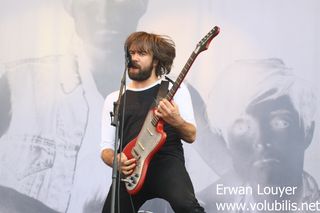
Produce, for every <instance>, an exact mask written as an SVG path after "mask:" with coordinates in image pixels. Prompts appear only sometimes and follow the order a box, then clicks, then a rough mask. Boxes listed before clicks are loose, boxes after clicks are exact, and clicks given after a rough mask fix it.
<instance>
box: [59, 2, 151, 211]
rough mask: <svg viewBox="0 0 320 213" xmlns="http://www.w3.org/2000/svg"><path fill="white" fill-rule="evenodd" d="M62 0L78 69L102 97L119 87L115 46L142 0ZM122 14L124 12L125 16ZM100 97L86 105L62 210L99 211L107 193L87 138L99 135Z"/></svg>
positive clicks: (106, 179) (119, 57)
mask: <svg viewBox="0 0 320 213" xmlns="http://www.w3.org/2000/svg"><path fill="white" fill-rule="evenodd" d="M63 1H64V6H65V9H66V11H67V12H68V14H70V16H71V17H72V18H73V21H74V25H75V30H76V34H75V36H74V38H73V47H74V54H76V55H77V57H78V60H79V67H80V70H83V69H85V70H90V72H89V73H87V74H90V75H89V76H88V75H87V79H92V82H93V84H94V85H95V87H97V89H98V91H99V93H100V95H101V96H102V97H103V98H104V97H105V96H106V95H107V94H109V93H111V92H112V91H114V90H116V89H117V88H118V86H119V85H118V82H119V81H120V78H119V76H117V75H114V72H119V71H123V70H124V65H125V64H124V60H123V58H124V53H123V48H122V47H121V46H122V44H123V42H124V40H125V39H126V37H127V35H128V34H129V33H130V32H132V31H135V30H136V27H137V24H138V21H139V19H140V17H141V16H142V15H143V14H144V13H145V11H146V8H147V4H148V0H124V1H118V0H105V1H101V0H93V1H86V0H63ZM127 14H130V18H128V17H127ZM92 96H93V95H92ZM91 102H92V101H91ZM101 102H102V103H101V104H100V99H99V100H98V102H97V101H95V103H97V104H95V105H94V108H90V109H91V114H94V115H95V117H94V118H92V119H91V121H92V122H91V123H89V124H88V126H89V127H91V128H89V129H87V138H88V140H87V141H88V143H85V142H84V144H83V148H82V149H81V150H80V153H79V161H78V164H77V169H76V172H75V181H74V184H73V190H72V196H71V200H70V205H69V208H68V212H84V213H86V212H90V213H92V212H101V209H102V207H103V203H104V199H105V197H106V193H107V188H106V187H105V186H106V185H109V184H110V183H111V173H110V172H111V170H109V169H107V170H106V169H103V168H105V167H104V164H103V162H102V161H101V158H100V156H99V150H97V149H96V148H95V145H96V144H93V143H92V141H99V139H97V137H100V128H97V127H96V124H99V123H100V119H101V115H100V113H101V108H102V106H103V99H102V101H101ZM97 121H98V122H97ZM89 122H90V120H89ZM92 127H93V128H92ZM90 129H91V130H92V131H90ZM98 143H99V142H98ZM81 159H82V160H81ZM97 161H98V162H97ZM100 164H101V165H100ZM88 170H90V171H92V170H95V173H96V174H98V173H99V175H95V176H94V177H91V179H90V181H88V180H87V172H88ZM101 173H102V174H101ZM106 173H107V175H106ZM83 203H85V205H84V206H83V205H82V204H83ZM79 204H81V205H79Z"/></svg>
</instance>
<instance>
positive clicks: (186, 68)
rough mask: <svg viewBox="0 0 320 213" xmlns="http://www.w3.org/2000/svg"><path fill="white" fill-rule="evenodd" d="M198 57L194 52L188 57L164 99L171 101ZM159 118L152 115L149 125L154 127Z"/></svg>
mask: <svg viewBox="0 0 320 213" xmlns="http://www.w3.org/2000/svg"><path fill="white" fill-rule="evenodd" d="M198 55H199V53H196V52H195V51H193V52H192V54H191V56H190V57H189V59H188V61H187V63H186V64H185V65H184V67H183V69H182V71H181V72H180V74H179V76H178V78H177V79H176V81H175V82H174V83H173V85H172V87H171V89H170V90H169V92H168V93H167V95H166V97H165V99H167V100H169V101H171V100H172V98H173V96H174V95H175V94H176V92H177V90H178V89H179V87H180V85H181V83H182V81H183V80H184V78H185V77H186V75H187V73H188V71H189V70H190V68H191V66H192V64H193V62H194V61H195V59H196V58H197V56H198ZM159 120H160V119H159V117H158V116H156V115H154V116H153V119H152V120H151V123H152V124H153V125H154V126H156V125H157V123H158V122H159Z"/></svg>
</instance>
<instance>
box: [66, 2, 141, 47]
mask: <svg viewBox="0 0 320 213" xmlns="http://www.w3.org/2000/svg"><path fill="white" fill-rule="evenodd" d="M146 7H147V0H73V1H72V7H71V13H72V15H73V17H74V19H75V24H76V30H77V33H78V34H79V36H80V37H81V38H82V39H83V40H84V41H86V42H89V43H91V44H92V45H93V46H95V47H97V48H106V47H107V48H108V49H110V50H112V49H113V47H115V48H119V45H120V44H122V43H123V42H124V40H125V38H126V37H127V35H128V34H130V33H131V32H133V31H136V28H137V24H138V21H139V19H140V17H141V16H142V15H143V14H144V12H145V10H146ZM120 46H121V45H120Z"/></svg>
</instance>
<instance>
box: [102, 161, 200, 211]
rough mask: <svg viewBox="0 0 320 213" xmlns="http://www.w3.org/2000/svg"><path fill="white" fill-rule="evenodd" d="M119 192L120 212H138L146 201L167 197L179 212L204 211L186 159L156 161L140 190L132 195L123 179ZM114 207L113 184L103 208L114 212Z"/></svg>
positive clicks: (117, 204) (150, 167)
mask: <svg viewBox="0 0 320 213" xmlns="http://www.w3.org/2000/svg"><path fill="white" fill-rule="evenodd" d="M119 193H120V194H119V195H118V194H117V195H116V204H115V212H116V213H136V212H138V210H139V208H140V207H141V206H142V205H143V203H144V202H146V201H147V200H150V199H153V198H162V199H165V200H167V201H168V202H169V203H170V205H171V207H172V209H173V210H174V211H175V212H176V213H198V212H199V213H200V212H204V209H203V208H202V207H201V206H200V205H199V203H198V201H197V199H196V198H195V194H194V189H193V186H192V183H191V180H190V177H189V174H188V172H187V171H186V168H185V165H184V162H183V161H181V160H180V159H178V158H176V157H173V156H166V157H165V158H157V159H153V160H152V162H151V163H150V165H149V168H148V171H147V177H146V180H145V182H144V185H143V187H142V189H141V190H140V191H139V193H137V194H136V195H133V196H130V195H129V194H128V193H127V190H126V188H125V184H124V183H123V182H120V190H119ZM118 198H119V200H118ZM118 202H120V203H118ZM110 208H111V187H110V190H109V193H108V196H107V199H106V201H105V204H104V207H103V213H110ZM118 208H120V210H119V209H118Z"/></svg>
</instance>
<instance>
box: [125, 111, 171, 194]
mask: <svg viewBox="0 0 320 213" xmlns="http://www.w3.org/2000/svg"><path fill="white" fill-rule="evenodd" d="M153 117H154V110H150V111H149V112H148V114H147V117H146V119H145V122H144V124H143V126H142V129H141V131H140V133H139V135H138V136H137V137H136V138H135V139H133V140H132V141H130V142H129V143H128V144H127V145H126V146H125V148H124V149H123V153H124V154H125V155H126V156H127V158H128V159H131V158H135V159H136V160H137V163H136V164H137V165H136V167H135V169H134V171H133V173H132V174H131V175H129V176H127V177H126V178H125V179H122V180H123V181H124V182H125V185H126V188H127V191H128V193H129V194H131V195H133V194H136V193H137V192H138V191H139V190H140V189H141V188H142V186H143V183H144V181H145V178H146V174H147V169H148V166H149V163H150V161H151V159H152V157H153V156H154V155H155V154H156V152H157V151H158V150H159V149H160V148H161V147H162V145H163V144H164V142H165V140H166V138H167V134H166V133H165V132H164V131H163V126H164V122H163V121H162V120H160V121H159V122H158V123H157V124H156V125H155V126H154V125H153V124H152V119H153Z"/></svg>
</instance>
